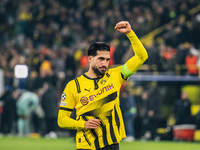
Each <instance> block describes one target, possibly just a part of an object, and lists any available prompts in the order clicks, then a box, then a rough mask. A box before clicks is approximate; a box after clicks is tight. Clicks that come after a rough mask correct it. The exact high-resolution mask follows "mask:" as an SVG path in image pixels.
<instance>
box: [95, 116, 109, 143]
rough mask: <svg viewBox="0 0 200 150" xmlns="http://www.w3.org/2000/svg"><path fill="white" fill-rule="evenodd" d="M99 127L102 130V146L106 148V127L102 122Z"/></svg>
mask: <svg viewBox="0 0 200 150" xmlns="http://www.w3.org/2000/svg"><path fill="white" fill-rule="evenodd" d="M95 118H96V119H100V118H99V117H95ZM100 120H101V119H100ZM100 126H101V128H102V133H103V143H104V146H107V145H108V139H107V131H106V125H104V124H103V122H102V121H101V124H100Z"/></svg>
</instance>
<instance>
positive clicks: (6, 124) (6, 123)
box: [0, 89, 19, 135]
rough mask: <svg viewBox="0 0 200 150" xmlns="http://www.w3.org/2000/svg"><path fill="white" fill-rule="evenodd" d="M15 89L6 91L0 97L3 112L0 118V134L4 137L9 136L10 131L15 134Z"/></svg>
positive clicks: (16, 95) (16, 94) (16, 93)
mask: <svg viewBox="0 0 200 150" xmlns="http://www.w3.org/2000/svg"><path fill="white" fill-rule="evenodd" d="M18 95H19V93H18V91H17V89H13V90H11V91H7V92H5V93H4V95H3V96H2V97H1V100H3V112H2V118H1V126H0V127H1V132H2V133H3V134H5V135H7V134H11V132H12V130H13V131H14V132H15V128H14V123H15V121H16V120H17V114H16V100H17V98H18Z"/></svg>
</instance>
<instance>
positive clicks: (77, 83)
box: [74, 78, 81, 93]
mask: <svg viewBox="0 0 200 150" xmlns="http://www.w3.org/2000/svg"><path fill="white" fill-rule="evenodd" d="M74 81H75V83H76V88H77V92H78V93H81V89H80V84H79V82H78V79H77V78H76V79H74Z"/></svg>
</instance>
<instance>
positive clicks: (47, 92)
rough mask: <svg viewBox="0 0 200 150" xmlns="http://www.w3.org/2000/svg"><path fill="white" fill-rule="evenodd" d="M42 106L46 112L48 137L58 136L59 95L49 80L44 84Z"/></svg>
mask: <svg viewBox="0 0 200 150" xmlns="http://www.w3.org/2000/svg"><path fill="white" fill-rule="evenodd" d="M43 90H44V94H43V95H42V108H43V110H44V114H45V125H46V137H48V138H56V137H57V135H56V129H57V106H58V96H57V93H56V90H55V88H54V87H53V86H51V85H50V84H49V83H48V82H45V83H44V84H43Z"/></svg>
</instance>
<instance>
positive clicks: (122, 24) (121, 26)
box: [115, 21, 131, 34]
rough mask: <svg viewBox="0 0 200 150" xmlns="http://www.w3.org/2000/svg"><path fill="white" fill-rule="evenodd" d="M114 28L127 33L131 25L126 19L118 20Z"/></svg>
mask: <svg viewBox="0 0 200 150" xmlns="http://www.w3.org/2000/svg"><path fill="white" fill-rule="evenodd" d="M115 29H116V30H117V31H119V32H121V33H125V34H127V33H129V32H131V25H130V24H129V22H128V21H120V22H118V23H117V24H116V25H115Z"/></svg>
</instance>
